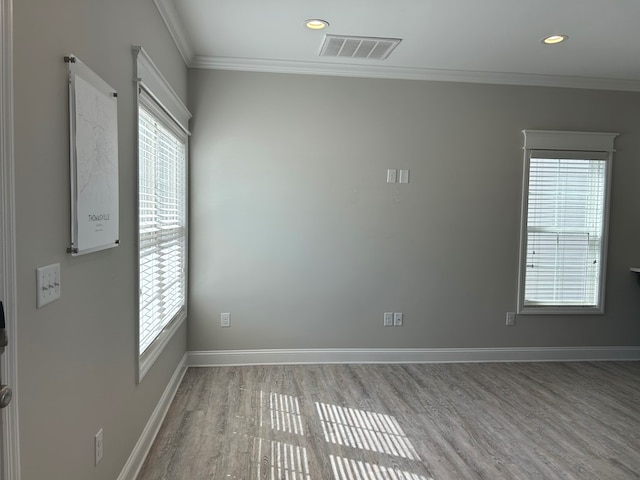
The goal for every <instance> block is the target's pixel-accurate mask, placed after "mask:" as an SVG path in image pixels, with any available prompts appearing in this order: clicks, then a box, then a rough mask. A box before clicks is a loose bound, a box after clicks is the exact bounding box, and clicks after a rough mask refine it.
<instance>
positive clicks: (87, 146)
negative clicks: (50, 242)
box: [75, 75, 118, 253]
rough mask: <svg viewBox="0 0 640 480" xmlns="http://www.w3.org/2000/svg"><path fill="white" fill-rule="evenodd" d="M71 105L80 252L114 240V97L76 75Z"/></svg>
mask: <svg viewBox="0 0 640 480" xmlns="http://www.w3.org/2000/svg"><path fill="white" fill-rule="evenodd" d="M75 107H76V108H75V127H76V131H75V147H76V155H77V163H76V195H77V210H76V211H77V221H78V230H77V231H78V245H76V247H77V248H78V250H79V251H80V253H82V252H81V251H82V250H89V249H93V250H96V249H99V247H111V246H115V242H116V240H118V131H117V125H118V123H117V113H118V112H117V103H116V98H115V97H113V96H111V95H106V94H104V93H103V92H101V91H100V90H98V89H97V88H95V87H94V86H93V85H92V84H90V83H89V82H87V81H86V80H84V79H83V78H82V77H80V76H79V75H75Z"/></svg>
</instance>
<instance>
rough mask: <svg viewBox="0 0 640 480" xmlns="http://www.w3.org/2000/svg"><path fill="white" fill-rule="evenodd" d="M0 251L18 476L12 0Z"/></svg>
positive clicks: (0, 86)
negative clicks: (0, 245)
mask: <svg viewBox="0 0 640 480" xmlns="http://www.w3.org/2000/svg"><path fill="white" fill-rule="evenodd" d="M0 31H1V32H2V37H0V145H1V146H0V195H2V197H3V198H2V200H1V201H0V208H2V212H1V213H0V219H1V220H2V222H1V224H0V243H1V244H2V247H1V248H0V255H2V261H0V264H1V265H2V269H3V270H4V272H3V274H2V275H3V276H4V281H3V282H2V286H3V291H2V293H1V294H0V297H1V298H2V300H3V302H4V309H5V319H6V320H5V321H6V331H7V336H8V340H9V344H8V346H7V347H5V352H4V359H3V361H2V371H1V372H0V373H1V374H2V379H3V383H6V384H7V385H9V386H10V387H11V389H12V390H13V400H12V402H11V403H10V404H9V406H8V407H7V408H5V409H4V412H3V414H2V415H3V417H4V418H3V421H2V422H0V423H2V429H1V431H0V435H1V436H2V439H1V442H2V444H3V447H4V456H3V458H2V463H3V465H1V467H2V471H0V477H2V478H6V479H7V480H19V479H20V476H21V473H20V434H19V431H20V430H19V427H18V418H19V414H18V352H17V348H18V334H17V328H18V323H17V315H18V309H17V290H16V285H17V284H18V282H17V271H16V256H15V248H16V239H15V196H14V190H15V170H14V165H15V157H14V141H13V136H14V135H13V133H14V130H13V128H14V123H13V1H12V0H0Z"/></svg>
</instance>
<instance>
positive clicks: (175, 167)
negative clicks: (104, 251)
mask: <svg viewBox="0 0 640 480" xmlns="http://www.w3.org/2000/svg"><path fill="white" fill-rule="evenodd" d="M139 150H140V151H139V167H138V168H139V175H138V176H139V183H138V191H139V195H138V197H139V199H138V205H139V225H138V230H139V285H140V299H139V312H140V313H139V316H140V318H139V321H140V336H139V342H140V353H143V352H144V351H145V350H146V349H147V348H148V347H149V346H150V345H151V344H152V343H153V341H154V340H155V339H156V337H157V336H158V335H159V334H160V333H161V332H162V330H163V329H164V328H165V327H166V326H167V325H168V324H169V323H170V322H171V320H172V319H173V318H174V317H175V316H176V315H177V314H178V313H179V312H180V311H181V310H182V309H183V308H184V306H185V292H186V288H185V282H186V279H185V264H186V241H185V238H186V230H185V225H186V215H185V211H186V210H185V201H186V199H185V192H186V189H185V175H184V171H185V162H186V159H185V143H184V141H182V140H181V139H180V138H178V137H177V136H176V135H175V134H174V133H173V132H172V131H170V130H169V129H167V128H166V127H165V126H164V125H163V124H162V123H161V122H160V121H158V119H156V118H155V117H154V115H153V114H152V113H150V112H149V111H147V110H146V109H145V108H144V107H143V106H140V107H139Z"/></svg>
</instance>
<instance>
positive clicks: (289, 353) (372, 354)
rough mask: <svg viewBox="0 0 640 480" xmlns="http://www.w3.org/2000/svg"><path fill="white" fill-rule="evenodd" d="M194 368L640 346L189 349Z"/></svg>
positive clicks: (554, 355) (603, 356)
mask: <svg viewBox="0 0 640 480" xmlns="http://www.w3.org/2000/svg"><path fill="white" fill-rule="evenodd" d="M187 357H188V360H187V363H188V365H189V366H190V367H215V366H231V365H286V364H331V363H343V364H344V363H478V362H571V361H607V360H617V361H622V360H640V346H629V347H506V348H503V347H499V348H400V349H385V348H378V349H375V348H374V349H358V348H356V349H331V348H329V349H308V350H304V349H300V350H218V351H194V352H187Z"/></svg>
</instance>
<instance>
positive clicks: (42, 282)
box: [36, 263, 61, 308]
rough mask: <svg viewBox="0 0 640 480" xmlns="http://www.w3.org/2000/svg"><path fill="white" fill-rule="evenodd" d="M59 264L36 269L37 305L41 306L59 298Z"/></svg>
mask: <svg viewBox="0 0 640 480" xmlns="http://www.w3.org/2000/svg"><path fill="white" fill-rule="evenodd" d="M60 284H61V281H60V264H59V263H54V264H52V265H47V266H46V267H39V268H37V269H36V290H37V297H36V298H37V302H36V304H37V307H38V308H42V307H44V306H45V305H47V304H48V303H51V302H53V301H54V300H58V299H59V298H60Z"/></svg>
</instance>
